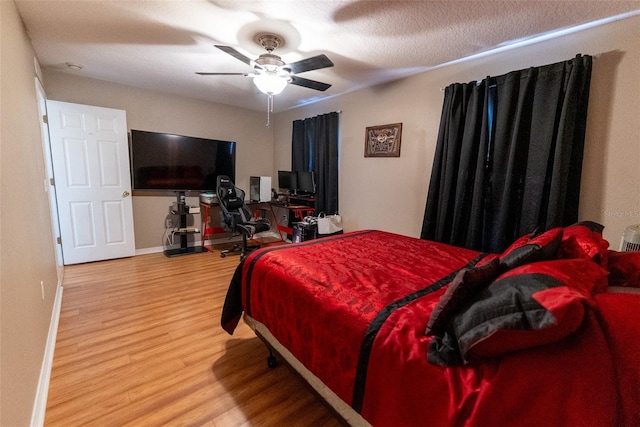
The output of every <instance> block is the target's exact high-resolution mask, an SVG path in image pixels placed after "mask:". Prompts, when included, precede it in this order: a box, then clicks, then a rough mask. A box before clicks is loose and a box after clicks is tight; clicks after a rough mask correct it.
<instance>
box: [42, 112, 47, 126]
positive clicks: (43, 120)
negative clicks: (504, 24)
mask: <svg viewBox="0 0 640 427" xmlns="http://www.w3.org/2000/svg"><path fill="white" fill-rule="evenodd" d="M42 123H45V124H49V118H48V117H47V115H46V114H45V115H43V116H42Z"/></svg>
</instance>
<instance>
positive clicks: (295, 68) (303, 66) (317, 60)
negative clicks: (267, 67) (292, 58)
mask: <svg viewBox="0 0 640 427" xmlns="http://www.w3.org/2000/svg"><path fill="white" fill-rule="evenodd" d="M327 67H333V62H331V60H330V59H329V58H327V55H318V56H312V57H311V58H307V59H301V60H300V61H297V62H292V63H291V64H287V65H285V66H284V67H283V68H285V69H287V70H289V71H291V73H293V74H298V73H304V72H305V71H311V70H319V69H321V68H327Z"/></svg>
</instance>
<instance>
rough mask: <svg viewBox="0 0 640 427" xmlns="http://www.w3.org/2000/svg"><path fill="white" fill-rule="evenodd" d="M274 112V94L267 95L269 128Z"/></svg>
mask: <svg viewBox="0 0 640 427" xmlns="http://www.w3.org/2000/svg"><path fill="white" fill-rule="evenodd" d="M272 111H273V94H272V93H268V94H267V127H269V124H270V119H271V112H272Z"/></svg>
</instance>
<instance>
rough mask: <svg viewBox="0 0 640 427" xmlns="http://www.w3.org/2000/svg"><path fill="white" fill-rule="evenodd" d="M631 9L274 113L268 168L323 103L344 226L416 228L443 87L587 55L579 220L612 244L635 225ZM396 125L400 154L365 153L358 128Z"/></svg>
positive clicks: (287, 155) (283, 164) (637, 119)
mask: <svg viewBox="0 0 640 427" xmlns="http://www.w3.org/2000/svg"><path fill="white" fill-rule="evenodd" d="M639 40H640V17H638V16H635V17H632V18H628V19H625V20H621V21H617V22H614V23H610V24H606V25H603V26H599V27H596V28H592V29H588V30H584V31H580V32H577V33H574V34H570V35H565V36H563V37H560V38H556V39H552V40H547V41H543V42H539V43H537V44H533V45H530V46H526V47H520V48H517V49H514V50H510V51H505V52H502V53H496V54H492V55H490V56H486V57H482V58H477V59H473V60H469V61H465V62H460V63H457V64H452V65H449V66H445V67H441V68H438V69H434V70H431V71H428V72H425V73H422V74H419V75H415V76H412V77H408V78H405V79H403V80H400V81H397V82H394V83H389V84H385V85H381V86H378V87H375V88H371V89H366V90H361V91H358V92H354V93H351V94H347V95H343V96H340V97H336V98H333V99H330V100H327V101H323V102H319V103H316V104H313V105H309V106H305V107H302V108H298V109H294V110H290V111H286V112H283V113H280V114H278V115H277V118H276V123H277V125H276V127H275V129H274V130H275V132H274V141H275V147H274V153H275V158H274V171H275V170H277V169H286V168H289V167H290V164H291V148H290V143H291V123H292V121H293V120H297V119H303V118H306V117H312V116H315V115H318V114H324V113H328V112H330V111H336V110H342V114H341V117H340V129H341V152H340V156H341V157H340V177H339V179H340V188H339V197H340V201H339V203H340V213H341V214H342V215H343V221H344V225H345V229H346V230H348V231H349V230H356V229H363V228H377V229H382V230H387V231H392V232H396V233H400V234H405V235H410V236H415V237H417V236H419V235H420V230H421V227H422V219H423V214H424V208H425V204H426V194H427V189H428V184H429V177H430V174H431V166H432V162H433V155H434V152H435V142H436V138H437V133H438V126H439V123H440V114H441V109H442V100H443V92H442V90H441V89H442V88H444V87H446V86H448V85H449V84H451V83H454V82H468V81H473V80H478V79H483V78H485V77H486V76H488V75H501V74H505V73H507V72H509V71H513V70H519V69H523V68H527V67H531V66H540V65H545V64H550V63H554V62H558V61H563V60H567V59H571V58H573V57H574V56H575V55H576V54H578V53H581V54H585V55H592V56H594V66H593V74H592V83H591V94H590V100H589V113H588V119H587V134H586V141H585V155H584V165H583V177H582V191H581V202H580V214H579V216H580V220H592V221H596V222H599V223H601V224H603V225H605V232H604V235H605V238H606V239H608V240H609V241H610V243H611V245H612V247H615V248H616V249H617V248H618V245H619V242H620V236H621V235H622V232H623V230H624V228H625V227H626V226H627V225H629V224H636V223H640V197H639V196H640V190H639V185H640V144H639V142H640V141H639V140H638V135H640V102H639V100H640V79H639V78H638V76H639V75H638V70H639V69H640V43H638V41H639ZM397 122H402V123H403V129H402V147H401V157H400V158H364V134H365V128H366V127H367V126H374V125H381V124H388V123H397Z"/></svg>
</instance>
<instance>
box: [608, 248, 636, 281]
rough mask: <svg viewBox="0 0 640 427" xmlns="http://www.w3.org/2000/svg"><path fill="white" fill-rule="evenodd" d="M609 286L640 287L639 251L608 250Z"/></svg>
mask: <svg viewBox="0 0 640 427" xmlns="http://www.w3.org/2000/svg"><path fill="white" fill-rule="evenodd" d="M607 259H608V268H609V286H628V287H633V288H640V252H615V251H609V252H608V255H607Z"/></svg>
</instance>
